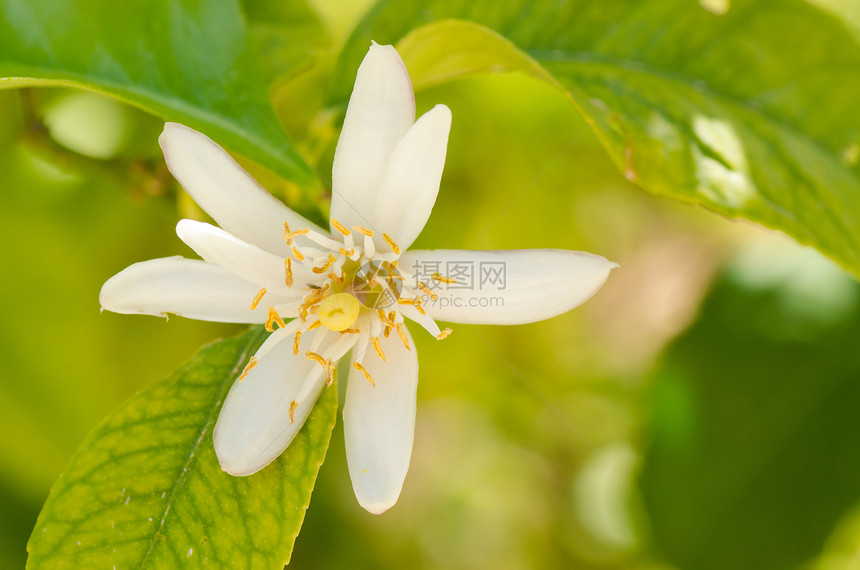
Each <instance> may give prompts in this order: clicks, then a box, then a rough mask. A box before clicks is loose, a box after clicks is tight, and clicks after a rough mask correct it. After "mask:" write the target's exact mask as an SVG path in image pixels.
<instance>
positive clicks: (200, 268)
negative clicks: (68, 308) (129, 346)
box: [99, 256, 286, 323]
mask: <svg viewBox="0 0 860 570" xmlns="http://www.w3.org/2000/svg"><path fill="white" fill-rule="evenodd" d="M259 289H260V286H259V285H258V284H255V283H249V282H248V281H245V280H243V279H241V278H239V277H237V276H236V275H234V274H233V273H231V272H230V271H228V270H226V269H224V268H223V267H218V266H217V265H212V264H211V263H206V262H205V261H200V260H197V259H185V258H183V257H179V256H176V257H165V258H161V259H152V260H150V261H143V262H140V263H135V264H134V265H130V266H129V267H126V268H125V269H123V270H122V271H120V272H119V273H117V274H116V275H114V276H113V277H111V278H110V279H108V280H107V282H106V283H105V284H104V285H103V286H102V290H101V293H99V302H100V303H101V306H102V309H107V310H108V311H113V312H114V313H123V314H126V315H129V314H141V315H156V316H166V315H167V313H174V314H176V315H180V316H182V317H188V318H190V319H200V320H203V321H217V322H224V323H264V322H266V306H268V305H266V306H263V305H262V304H261V305H260V306H258V307H257V308H256V309H254V310H253V311H252V310H251V309H250V306H251V301H252V300H253V299H254V296H255V295H256V294H257V291H258V290H259ZM285 299H286V298H285V297H283V296H278V295H268V296H267V297H266V301H267V303H268V304H272V303H282V302H285Z"/></svg>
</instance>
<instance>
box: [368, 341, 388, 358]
mask: <svg viewBox="0 0 860 570" xmlns="http://www.w3.org/2000/svg"><path fill="white" fill-rule="evenodd" d="M370 344H372V345H373V350H375V351H376V354H378V355H379V358H381V359H382V362H385V353H384V352H382V346H380V344H379V339H378V338H376V337H375V336H374V337H371V338H370Z"/></svg>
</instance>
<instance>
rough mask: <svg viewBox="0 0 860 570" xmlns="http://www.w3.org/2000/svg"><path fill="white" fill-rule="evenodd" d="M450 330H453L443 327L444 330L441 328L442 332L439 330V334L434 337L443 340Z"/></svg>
mask: <svg viewBox="0 0 860 570" xmlns="http://www.w3.org/2000/svg"><path fill="white" fill-rule="evenodd" d="M452 332H454V331H453V330H451V329H445V330H443V331H442V332H440V333H439V335H438V336H437V337H436V338H437V339H439V340H445V339H446V338H448V336H449V335H450V334H451V333H452Z"/></svg>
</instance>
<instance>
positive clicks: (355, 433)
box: [343, 333, 418, 515]
mask: <svg viewBox="0 0 860 570" xmlns="http://www.w3.org/2000/svg"><path fill="white" fill-rule="evenodd" d="M407 337H408V338H409V344H410V346H412V350H406V349H405V348H404V347H403V345H402V344H401V343H400V339H399V337H398V336H397V335H395V334H392V335H391V336H390V337H389V338H382V339H380V340H381V344H382V350H383V351H384V352H385V362H382V361H381V360H380V359H379V358H378V357H377V355H376V353H375V352H373V351H369V354H367V356H366V357H365V358H363V364H364V367H365V368H366V369H367V371H368V372H369V373H370V375H371V376H372V377H373V380H374V382H375V384H376V386H371V385H370V383H369V382H368V381H367V379H366V378H365V377H364V374H362V373H361V372H359V371H358V370H356V369H355V368H351V369H350V372H349V383H348V384H347V387H346V404H345V405H344V408H343V430H344V438H345V440H346V459H347V463H348V465H349V476H350V478H351V479H352V488H353V490H354V491H355V497H356V499H358V502H359V504H360V505H361V506H362V507H364V508H365V509H366V510H367V511H369V512H371V513H373V514H377V515H378V514H381V513H383V512H385V511H386V510H388V509H389V508H391V507H392V506H393V505H394V503H396V502H397V498H398V497H399V496H400V490H401V489H402V487H403V480H404V479H405V478H406V472H407V470H408V469H409V460H410V458H411V456H412V440H413V437H414V433H415V406H416V402H415V399H416V393H417V389H418V358H417V355H416V354H415V343H414V342H412V338H411V337H409V335H408V333H407ZM360 356H361V355H359V357H360Z"/></svg>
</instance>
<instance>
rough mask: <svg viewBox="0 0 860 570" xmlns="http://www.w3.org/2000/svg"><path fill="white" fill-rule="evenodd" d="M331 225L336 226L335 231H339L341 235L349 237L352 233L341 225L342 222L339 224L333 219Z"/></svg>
mask: <svg viewBox="0 0 860 570" xmlns="http://www.w3.org/2000/svg"><path fill="white" fill-rule="evenodd" d="M331 225H332V226H334V229H336V230H337V231H339V232H340V233H342V234H343V235H345V236H348V235H349V234H351V233H352V232H350V231H349V229H348V228H347V227H346V226H344V225H343V224H341V223H340V222H338V221H337V220H336V219H334V218H332V219H331Z"/></svg>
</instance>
